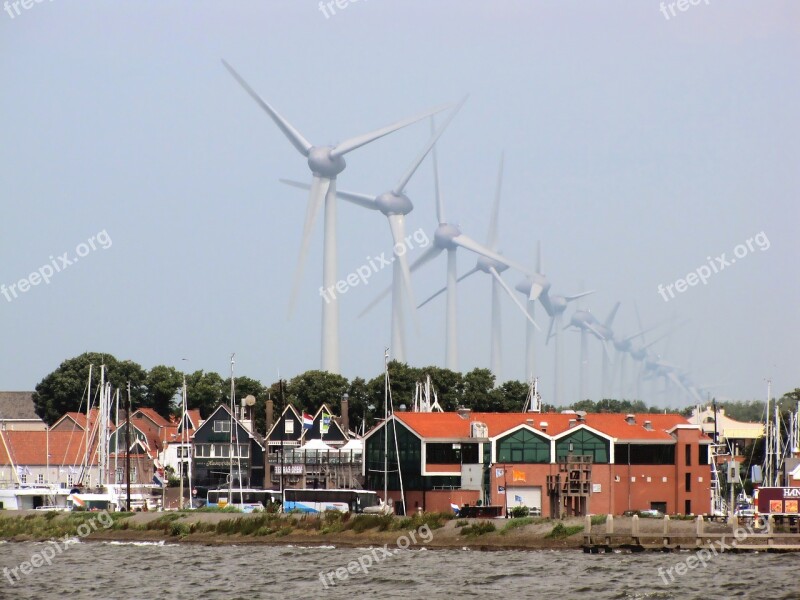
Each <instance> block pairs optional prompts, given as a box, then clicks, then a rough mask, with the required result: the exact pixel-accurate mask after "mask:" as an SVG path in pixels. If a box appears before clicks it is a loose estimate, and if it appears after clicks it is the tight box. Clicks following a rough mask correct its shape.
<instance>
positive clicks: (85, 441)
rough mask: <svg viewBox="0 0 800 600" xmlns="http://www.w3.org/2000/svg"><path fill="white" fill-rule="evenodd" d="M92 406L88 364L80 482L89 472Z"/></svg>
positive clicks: (90, 375) (90, 368)
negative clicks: (90, 412)
mask: <svg viewBox="0 0 800 600" xmlns="http://www.w3.org/2000/svg"><path fill="white" fill-rule="evenodd" d="M91 407H92V365H91V364H90V365H89V384H88V385H87V386H86V427H85V429H84V430H83V451H84V452H83V473H81V482H83V481H85V480H86V479H87V478H88V472H89V410H90V409H91Z"/></svg>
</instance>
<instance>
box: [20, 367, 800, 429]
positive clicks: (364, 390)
mask: <svg viewBox="0 0 800 600" xmlns="http://www.w3.org/2000/svg"><path fill="white" fill-rule="evenodd" d="M90 364H91V365H94V371H93V373H94V374H93V389H92V398H93V400H94V399H96V394H97V383H98V381H99V368H100V365H101V364H104V365H105V367H106V369H105V372H106V375H105V377H106V381H109V382H110V383H111V385H112V387H113V388H119V389H120V390H121V392H120V393H121V394H123V395H124V394H126V393H127V392H126V389H127V385H128V382H130V384H131V403H132V406H133V408H134V409H136V408H139V407H150V408H153V409H154V410H156V411H157V412H158V413H159V414H161V415H163V416H164V417H169V416H170V415H171V414H176V412H177V411H178V406H179V404H178V401H179V399H180V396H179V393H180V389H181V387H182V386H183V380H184V377H185V378H186V386H187V395H188V404H189V408H196V409H199V410H200V414H201V415H202V416H203V417H207V416H208V415H209V414H210V413H211V412H212V411H213V410H214V409H215V408H216V407H217V406H218V405H219V404H220V403H226V404H227V403H228V402H229V401H230V388H231V381H230V378H223V377H222V376H221V375H219V374H218V373H214V372H206V371H195V372H193V373H186V374H184V373H182V372H181V371H179V370H177V369H175V368H174V367H168V366H164V365H159V366H155V367H153V368H152V369H150V370H149V371H148V370H146V369H144V368H142V366H141V365H139V364H137V363H135V362H133V361H130V360H124V361H120V360H118V359H116V358H115V357H114V356H112V355H110V354H101V353H97V352H87V353H84V354H81V355H80V356H77V357H75V358H71V359H69V360H66V361H64V362H63V363H61V365H60V366H59V367H58V368H57V369H56V370H55V371H53V372H52V373H50V374H49V375H47V376H46V377H45V378H44V379H42V381H41V382H40V383H39V384H38V385H37V386H36V392H35V393H34V396H33V401H34V404H35V408H36V414H38V415H39V416H40V417H41V418H42V419H43V420H44V421H46V422H47V423H48V424H52V423H54V422H55V421H56V420H57V419H58V418H59V417H61V416H62V415H63V414H64V413H65V412H68V411H77V410H81V409H82V410H85V408H86V404H85V401H86V395H87V390H86V388H87V385H88V378H89V365H90ZM426 375H430V377H431V381H432V383H433V385H434V387H435V389H436V392H437V394H438V397H439V403H440V404H441V406H442V408H443V409H444V410H447V411H451V410H455V409H456V408H458V407H459V406H465V407H467V408H470V409H472V410H474V411H477V412H512V411H520V410H522V408H523V406H524V404H525V400H526V398H527V395H528V384H527V383H524V382H521V381H506V382H505V383H503V384H501V385H499V386H497V385H496V381H495V377H494V375H493V374H492V373H491V371H489V370H488V369H473V370H472V371H469V372H468V373H464V374H462V373H457V372H455V371H450V370H449V369H442V368H439V367H422V368H417V367H410V366H408V365H407V364H405V363H399V362H396V361H392V362H390V363H389V377H390V379H391V384H392V385H391V391H392V398H393V402H394V406H395V407H396V408H398V407H400V406H401V405H403V404H405V405H406V406H407V407H409V408H410V407H411V404H412V403H413V398H414V390H415V384H416V382H418V381H423V380H424V378H425V376H426ZM235 384H236V396H237V398H243V397H244V396H247V395H248V394H252V395H253V396H255V397H256V405H255V420H256V428H257V430H258V431H261V432H264V429H265V425H266V423H265V421H266V417H265V415H266V410H265V405H266V402H267V400H268V399H269V398H272V400H274V401H275V406H276V410H281V408H282V406H283V403H284V402H286V403H291V404H293V405H294V406H295V407H296V408H297V409H298V410H302V411H306V412H310V413H314V412H316V411H317V409H319V407H320V406H321V405H322V404H323V403H326V404H328V405H329V406H331V408H335V409H337V412H338V407H339V406H340V403H341V399H342V397H343V396H344V394H345V393H347V394H348V395H349V400H350V423H351V427H355V426H356V425H357V424H358V423H361V422H362V420H363V421H365V422H366V425H367V426H368V427H369V426H370V425H371V424H372V423H373V422H374V419H375V417H379V416H380V415H382V414H383V399H384V375H383V373H381V374H379V375H377V376H375V377H374V378H372V379H370V380H365V379H363V378H361V377H356V378H355V379H353V380H350V381H349V380H348V379H346V378H345V377H343V376H341V375H335V374H333V373H328V372H325V371H316V370H314V371H306V372H305V373H302V374H300V375H297V376H296V377H293V378H292V379H289V380H288V381H285V382H283V393H281V385H280V382H277V381H276V382H273V383H271V384H269V385H265V384H263V383H262V382H260V381H258V380H256V379H252V378H250V377H245V376H240V377H236V379H235ZM123 397H124V396H123ZM792 399H794V401H795V403H796V400H797V399H800V389H796V390H795V391H794V392H791V393H789V394H787V395H786V396H784V399H782V402H784V403H785V404H786V405H787V406H789V405H791V404H792ZM720 406H722V407H725V408H726V409H727V410H726V414H728V415H729V416H730V417H732V418H734V419H740V420H759V414H760V415H763V407H764V405H763V403H759V402H755V401H754V402H752V403H730V404H720ZM757 407H760V408H759V411H760V413H756V408H757ZM565 408H572V409H574V410H585V411H587V412H621V413H628V412H633V413H646V412H662V411H663V409H659V408H656V407H648V406H647V405H646V404H645V403H644V402H642V401H641V400H634V401H630V400H613V399H608V400H600V401H598V402H594V401H592V400H581V401H579V402H576V403H574V404H572V405H570V406H562V407H555V406H552V405H549V404H545V405H544V406H543V409H544V410H545V411H558V410H563V409H565ZM751 413H752V415H753V418H750V416H751Z"/></svg>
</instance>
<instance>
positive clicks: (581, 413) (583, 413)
mask: <svg viewBox="0 0 800 600" xmlns="http://www.w3.org/2000/svg"><path fill="white" fill-rule="evenodd" d="M575 414H576V415H577V416H578V422H579V423H584V422H586V411H585V410H578V411H575Z"/></svg>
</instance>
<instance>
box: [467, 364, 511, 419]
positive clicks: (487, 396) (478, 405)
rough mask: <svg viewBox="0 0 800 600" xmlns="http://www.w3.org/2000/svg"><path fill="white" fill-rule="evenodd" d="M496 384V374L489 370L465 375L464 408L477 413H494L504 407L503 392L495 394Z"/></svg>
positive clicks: (475, 370)
mask: <svg viewBox="0 0 800 600" xmlns="http://www.w3.org/2000/svg"><path fill="white" fill-rule="evenodd" d="M494 382H495V377H494V374H493V373H492V372H491V371H490V370H489V369H473V370H472V371H470V372H469V373H467V374H466V375H464V377H463V390H464V391H463V396H462V402H463V404H464V406H465V407H466V408H469V409H472V410H474V411H476V412H492V411H493V410H496V409H497V408H499V406H502V405H503V402H502V392H500V393H499V394H498V393H495V389H494ZM498 405H499V406H498Z"/></svg>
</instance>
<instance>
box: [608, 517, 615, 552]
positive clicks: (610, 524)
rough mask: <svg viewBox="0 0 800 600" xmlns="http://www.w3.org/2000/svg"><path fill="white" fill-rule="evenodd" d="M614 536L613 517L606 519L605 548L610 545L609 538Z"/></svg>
mask: <svg viewBox="0 0 800 600" xmlns="http://www.w3.org/2000/svg"><path fill="white" fill-rule="evenodd" d="M612 535H614V515H608V516H607V517H606V546H610V545H611V536H612Z"/></svg>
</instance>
